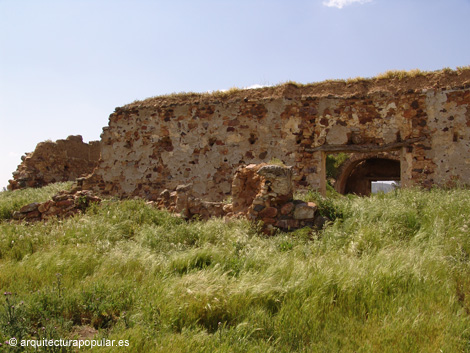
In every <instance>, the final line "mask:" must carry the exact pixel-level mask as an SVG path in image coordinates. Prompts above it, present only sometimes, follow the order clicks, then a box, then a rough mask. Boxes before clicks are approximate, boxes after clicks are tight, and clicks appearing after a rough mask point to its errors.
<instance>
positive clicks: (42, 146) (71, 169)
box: [8, 135, 100, 190]
mask: <svg viewBox="0 0 470 353" xmlns="http://www.w3.org/2000/svg"><path fill="white" fill-rule="evenodd" d="M99 158H100V142H99V141H90V142H89V143H84V142H83V139H82V136H80V135H77V136H69V137H67V139H65V140H57V141H56V142H52V141H45V142H41V143H39V144H38V145H37V146H36V149H35V150H34V151H33V152H31V153H26V154H25V155H24V156H23V157H21V159H22V163H21V164H20V165H19V166H18V168H17V170H16V171H15V172H13V179H12V180H9V185H8V189H9V190H15V189H22V188H27V187H41V186H45V185H47V184H50V183H55V182H59V181H69V180H76V179H77V178H78V177H81V176H85V175H87V174H90V173H91V172H93V169H94V168H95V167H96V165H97V164H98V160H99Z"/></svg>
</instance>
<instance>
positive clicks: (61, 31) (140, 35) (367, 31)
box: [0, 0, 470, 188]
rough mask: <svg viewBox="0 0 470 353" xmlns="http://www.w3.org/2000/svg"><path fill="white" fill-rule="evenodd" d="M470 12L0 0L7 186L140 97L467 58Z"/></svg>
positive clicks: (336, 4)
mask: <svg viewBox="0 0 470 353" xmlns="http://www.w3.org/2000/svg"><path fill="white" fill-rule="evenodd" d="M469 18H470V0H309V1H307V0H284V1H281V0H250V1H248V0H192V1H184V0H40V1H39V0H0V119H1V127H0V148H1V149H0V150H1V154H0V165H1V168H0V188H1V187H3V186H6V185H7V180H8V179H9V178H11V173H12V172H13V171H14V170H15V169H16V166H17V165H18V164H19V163H20V161H21V160H20V157H21V155H22V154H23V153H25V152H30V151H32V150H34V147H35V146H36V144H37V143H38V142H40V141H44V140H46V139H51V140H57V139H60V138H66V137H67V136H68V135H73V134H81V135H82V136H83V137H84V140H85V141H88V140H95V139H99V136H100V133H101V129H102V127H104V126H106V125H107V123H108V116H109V114H110V113H112V112H113V111H114V108H115V107H117V106H122V105H124V104H126V103H129V102H132V101H134V100H135V99H144V98H146V97H150V96H155V95H160V94H166V93H172V92H182V91H196V92H203V91H208V90H218V89H228V88H231V87H234V86H236V87H247V86H251V85H254V84H261V85H269V84H276V83H279V82H283V81H288V80H294V81H298V82H302V83H309V82H316V81H322V80H324V79H329V78H349V77H357V76H363V77H371V76H375V75H377V74H379V73H382V72H385V71H387V70H391V69H397V70H410V69H415V68H419V69H421V70H438V69H441V68H443V67H451V68H455V67H457V66H466V65H470V41H469V39H468V35H469V33H470V21H469Z"/></svg>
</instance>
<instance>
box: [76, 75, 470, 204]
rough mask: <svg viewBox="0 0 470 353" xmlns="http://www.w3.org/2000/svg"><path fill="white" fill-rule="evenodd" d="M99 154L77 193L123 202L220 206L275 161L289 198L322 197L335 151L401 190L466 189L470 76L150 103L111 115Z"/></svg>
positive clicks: (373, 81)
mask: <svg viewBox="0 0 470 353" xmlns="http://www.w3.org/2000/svg"><path fill="white" fill-rule="evenodd" d="M101 143H102V147H101V148H102V151H101V160H100V162H99V164H98V167H97V168H96V169H95V171H94V172H93V175H92V176H90V177H88V178H87V179H85V180H84V181H83V187H84V188H85V189H87V188H89V189H92V190H94V191H96V192H98V193H101V194H104V195H113V196H120V197H133V196H138V197H142V198H145V199H148V200H157V199H159V198H160V193H161V192H162V191H164V190H165V189H167V190H175V189H176V187H177V186H179V185H186V184H189V183H191V184H192V187H191V194H192V195H193V196H192V197H195V198H199V199H203V200H206V201H216V202H221V201H223V200H224V199H226V198H227V197H228V196H229V195H230V194H231V191H232V179H233V176H234V173H235V171H236V170H237V168H238V167H239V166H241V165H249V164H260V163H266V162H269V161H270V160H272V159H273V158H276V159H279V160H281V161H282V162H284V164H286V165H291V166H293V169H292V183H293V185H294V186H295V187H296V188H305V189H307V188H311V189H316V190H319V191H320V192H322V193H324V192H325V189H326V177H325V159H326V156H327V154H329V153H336V152H346V153H350V154H352V157H354V155H355V154H370V153H372V154H374V153H376V154H377V153H385V154H387V153H389V154H390V153H392V154H394V155H397V156H398V157H397V158H398V163H399V166H400V168H399V173H400V177H399V179H400V183H401V185H402V186H403V187H407V186H411V185H416V184H417V185H422V186H424V187H430V186H432V185H438V186H448V185H455V184H456V183H464V184H469V183H470V168H469V166H470V70H469V69H464V70H457V71H452V70H442V71H440V72H434V73H427V74H423V75H417V76H416V77H415V76H409V77H408V76H406V75H405V76H404V77H394V76H390V77H385V78H377V79H368V80H365V79H362V80H361V79H359V80H355V81H333V82H331V81H330V82H324V83H318V84H313V85H304V86H302V85H295V84H285V85H281V86H276V87H266V88H261V89H254V90H239V91H236V92H233V93H229V94H222V93H219V94H212V95H209V94H199V95H198V94H182V95H173V96H163V97H156V98H150V99H147V100H145V101H141V102H135V103H132V104H129V105H127V106H124V107H121V108H116V110H115V112H114V113H113V114H111V115H110V118H109V126H108V127H105V128H104V129H103V133H102V141H101ZM393 160H394V161H395V159H393ZM364 163H366V164H367V161H365V162H364ZM389 164H390V163H389ZM392 164H393V163H392ZM392 164H390V165H392ZM386 165H387V162H383V166H384V167H385V166H386ZM394 165H395V167H393V168H392V169H393V170H392V171H390V173H389V175H387V173H385V174H381V175H380V178H381V180H386V178H387V177H390V178H391V179H392V180H395V179H396V171H397V168H396V164H394ZM351 173H353V171H352V172H351ZM359 174H360V173H359ZM359 174H357V173H356V174H355V175H359ZM346 184H347V180H346V181H345V185H346ZM362 189H363V190H366V189H367V187H366V188H365V189H364V186H363V187H362ZM247 192H248V191H247Z"/></svg>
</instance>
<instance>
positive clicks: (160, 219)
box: [0, 189, 470, 352]
mask: <svg viewBox="0 0 470 353" xmlns="http://www.w3.org/2000/svg"><path fill="white" fill-rule="evenodd" d="M13 196H14V195H6V198H3V196H2V197H0V209H4V210H7V211H6V212H7V213H11V212H13V211H14V209H15V208H16V207H18V206H19V203H14V202H13V203H12V202H11V201H10V200H11V198H12V197H13ZM15 197H16V196H15ZM34 197H36V195H34ZM304 199H306V200H315V201H316V202H317V203H318V204H319V206H320V211H321V212H324V213H325V215H326V214H329V215H330V219H333V221H332V222H331V223H330V224H329V226H328V227H326V228H325V229H324V230H322V231H314V230H311V229H309V228H305V229H300V230H298V231H295V232H292V233H282V232H279V233H278V234H276V235H274V236H272V237H266V236H265V235H263V234H262V233H260V232H259V231H258V227H257V226H256V225H253V224H250V223H248V222H247V221H244V220H234V221H230V222H224V221H223V220H215V219H214V220H210V221H206V222H202V221H193V222H185V221H183V220H181V219H178V218H175V217H174V216H172V215H171V214H169V213H167V212H164V211H158V210H156V209H154V208H151V207H150V206H148V205H146V204H145V203H144V202H143V201H135V200H133V201H105V202H103V203H102V204H101V205H95V206H93V207H92V208H90V209H89V210H88V212H87V213H86V214H84V215H79V216H76V217H74V218H70V219H67V220H62V221H60V220H56V221H50V222H48V223H36V224H25V223H20V222H12V221H10V220H8V219H5V220H3V221H2V222H1V223H0V256H1V257H0V288H1V289H2V292H11V293H12V295H7V296H3V297H4V298H3V299H2V303H3V305H2V306H1V307H0V342H4V341H5V340H7V339H8V338H10V337H11V336H15V337H18V336H21V337H26V338H28V337H45V335H47V336H49V337H62V338H66V337H72V336H73V335H74V334H75V332H77V327H82V326H89V327H93V328H95V329H96V330H98V333H97V336H96V337H105V338H108V339H115V340H119V339H129V341H130V347H129V348H128V349H127V350H128V351H132V352H173V351H175V352H338V351H344V352H439V351H443V352H469V351H470V329H469V327H470V261H469V259H470V256H469V255H470V232H469V227H470V218H469V215H470V191H469V190H464V189H455V190H447V191H445V190H438V189H436V190H431V191H421V190H401V191H397V192H394V193H389V194H385V195H384V194H378V195H374V196H372V197H370V198H358V197H339V196H337V197H335V198H330V199H324V198H320V196H319V195H318V194H316V193H309V194H307V195H304ZM24 201H25V202H32V201H35V200H32V199H29V200H26V199H25V200H24ZM331 215H334V217H331ZM6 300H8V304H7V301H6ZM11 305H14V306H15V308H17V311H16V313H17V314H16V315H17V317H15V321H14V324H11V321H8V320H9V319H10V320H11V317H8V311H7V307H8V306H11ZM8 322H10V324H9V323H8ZM75 335H76V334H75ZM2 349H4V350H5V351H12V350H11V348H5V346H2V347H0V351H1V350H2ZM85 351H86V350H85ZM93 351H96V352H114V351H116V348H114V349H112V348H96V347H95V348H94V349H93Z"/></svg>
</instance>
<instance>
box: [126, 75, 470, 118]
mask: <svg viewBox="0 0 470 353" xmlns="http://www.w3.org/2000/svg"><path fill="white" fill-rule="evenodd" d="M449 85H450V86H461V85H464V86H465V85H468V86H470V66H459V67H457V68H456V69H455V70H453V69H450V68H444V69H442V70H437V71H422V70H419V69H414V70H410V71H406V70H389V71H386V72H384V73H381V74H378V75H377V76H375V77H355V78H348V79H328V80H325V81H321V82H315V83H307V84H303V83H299V82H295V81H286V82H283V83H280V84H277V85H273V86H267V87H261V88H255V89H245V88H238V87H232V88H230V89H229V90H221V91H212V92H204V93H196V92H180V93H170V94H166V95H161V96H156V97H149V98H146V99H144V100H135V101H134V102H132V103H130V104H127V105H125V106H123V107H122V108H120V109H131V108H139V107H146V106H154V105H167V104H182V103H187V104H190V103H195V102H201V101H213V100H234V101H239V100H243V99H247V98H248V99H250V100H256V99H261V98H279V97H283V96H284V95H286V94H289V92H290V89H296V90H300V91H299V92H298V93H297V94H298V95H311V96H318V97H322V96H331V95H333V96H338V97H340V96H353V95H357V94H360V95H365V94H368V93H370V92H372V91H383V92H391V93H395V92H396V91H407V90H410V89H426V88H435V87H446V86H449Z"/></svg>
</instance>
